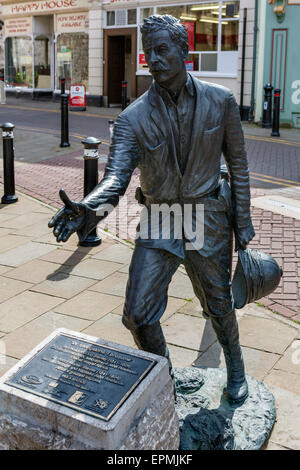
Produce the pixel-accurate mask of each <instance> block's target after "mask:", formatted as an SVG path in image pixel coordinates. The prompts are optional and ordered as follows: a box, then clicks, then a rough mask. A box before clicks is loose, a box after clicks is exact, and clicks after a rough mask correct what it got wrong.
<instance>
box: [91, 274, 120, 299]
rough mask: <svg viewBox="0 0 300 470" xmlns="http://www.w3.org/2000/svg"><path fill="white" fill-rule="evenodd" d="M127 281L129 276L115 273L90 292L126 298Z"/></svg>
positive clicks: (93, 287) (97, 284)
mask: <svg viewBox="0 0 300 470" xmlns="http://www.w3.org/2000/svg"><path fill="white" fill-rule="evenodd" d="M127 280H128V275H127V274H124V273H119V272H115V273H113V274H111V275H110V276H108V277H107V278H106V279H104V280H103V281H100V282H97V283H96V284H94V285H93V286H92V287H91V288H90V290H94V291H97V292H103V293H106V294H111V295H118V296H120V297H125V290H126V285H127Z"/></svg>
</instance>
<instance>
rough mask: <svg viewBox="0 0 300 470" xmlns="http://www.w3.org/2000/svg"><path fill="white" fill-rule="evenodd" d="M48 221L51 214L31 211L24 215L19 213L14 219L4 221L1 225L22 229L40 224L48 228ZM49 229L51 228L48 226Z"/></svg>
mask: <svg viewBox="0 0 300 470" xmlns="http://www.w3.org/2000/svg"><path fill="white" fill-rule="evenodd" d="M48 221H49V216H48V215H47V214H42V213H40V212H30V213H27V214H24V215H19V216H18V217H14V218H13V219H8V220H6V221H5V222H2V223H1V227H3V228H11V229H18V230H20V231H22V230H23V228H26V227H28V226H32V225H36V224H40V225H44V226H45V227H46V228H48V227H47V225H48ZM48 230H50V229H49V228H48Z"/></svg>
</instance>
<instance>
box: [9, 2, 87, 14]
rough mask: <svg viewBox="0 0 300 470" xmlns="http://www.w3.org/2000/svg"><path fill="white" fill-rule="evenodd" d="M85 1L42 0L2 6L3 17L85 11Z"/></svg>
mask: <svg viewBox="0 0 300 470" xmlns="http://www.w3.org/2000/svg"><path fill="white" fill-rule="evenodd" d="M87 7H88V1H87V0H42V1H36V2H26V3H13V4H10V5H3V6H2V15H3V16H12V15H24V13H33V14H35V13H42V12H50V11H58V10H70V9H74V8H82V9H85V10H86V9H87Z"/></svg>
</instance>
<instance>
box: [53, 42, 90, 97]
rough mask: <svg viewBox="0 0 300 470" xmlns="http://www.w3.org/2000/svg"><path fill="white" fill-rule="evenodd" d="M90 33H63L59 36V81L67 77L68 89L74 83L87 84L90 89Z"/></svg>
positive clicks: (57, 85) (57, 86) (57, 84)
mask: <svg viewBox="0 0 300 470" xmlns="http://www.w3.org/2000/svg"><path fill="white" fill-rule="evenodd" d="M88 38H89V36H88V34H86V33H70V34H61V35H59V36H58V38H57V83H56V88H59V86H60V85H59V79H60V78H61V77H64V78H65V79H66V89H68V88H69V86H70V85H71V84H73V83H78V84H81V85H85V86H86V88H87V89H88V68H89V67H88V65H89V63H88V57H89V53H88Z"/></svg>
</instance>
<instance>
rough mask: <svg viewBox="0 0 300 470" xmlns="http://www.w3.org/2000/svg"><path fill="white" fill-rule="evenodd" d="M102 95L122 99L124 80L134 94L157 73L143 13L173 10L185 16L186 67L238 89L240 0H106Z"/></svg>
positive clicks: (114, 100) (108, 100) (108, 99)
mask: <svg viewBox="0 0 300 470" xmlns="http://www.w3.org/2000/svg"><path fill="white" fill-rule="evenodd" d="M102 5H103V9H104V15H103V19H104V26H103V27H104V52H103V54H104V61H103V62H104V69H103V77H104V80H103V95H104V100H105V101H104V102H105V103H107V104H108V105H117V104H119V103H120V96H121V95H120V93H121V82H122V80H126V81H127V83H128V96H129V97H130V98H131V100H133V99H134V98H136V97H137V96H140V95H141V94H142V93H143V92H144V91H146V90H147V89H148V87H149V85H150V83H151V80H152V77H151V75H150V73H149V70H148V67H147V64H146V62H145V55H144V51H143V46H142V40H141V33H140V27H141V24H142V23H143V20H144V18H147V17H149V16H150V15H153V14H160V15H164V14H168V15H172V16H175V17H176V18H178V19H180V20H181V22H182V23H183V24H184V25H185V26H186V28H187V31H188V38H189V49H190V52H189V56H188V58H187V62H186V65H187V69H188V71H189V72H191V73H192V74H193V75H194V76H196V77H199V78H200V79H201V80H202V79H203V80H205V81H210V82H214V83H219V84H222V85H224V86H227V87H228V88H230V89H232V90H233V92H234V93H235V95H238V55H239V22H240V2H239V1H225V0H224V1H222V0H220V1H210V2H192V1H184V0H183V1H182V0H181V1H180V2H179V1H177V0H173V2H172V1H168V3H167V2H161V1H155V0H154V1H149V0H148V1H147V0H140V1H138V2H137V1H136V2H133V1H130V0H114V1H113V0H104V1H103V3H102Z"/></svg>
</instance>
